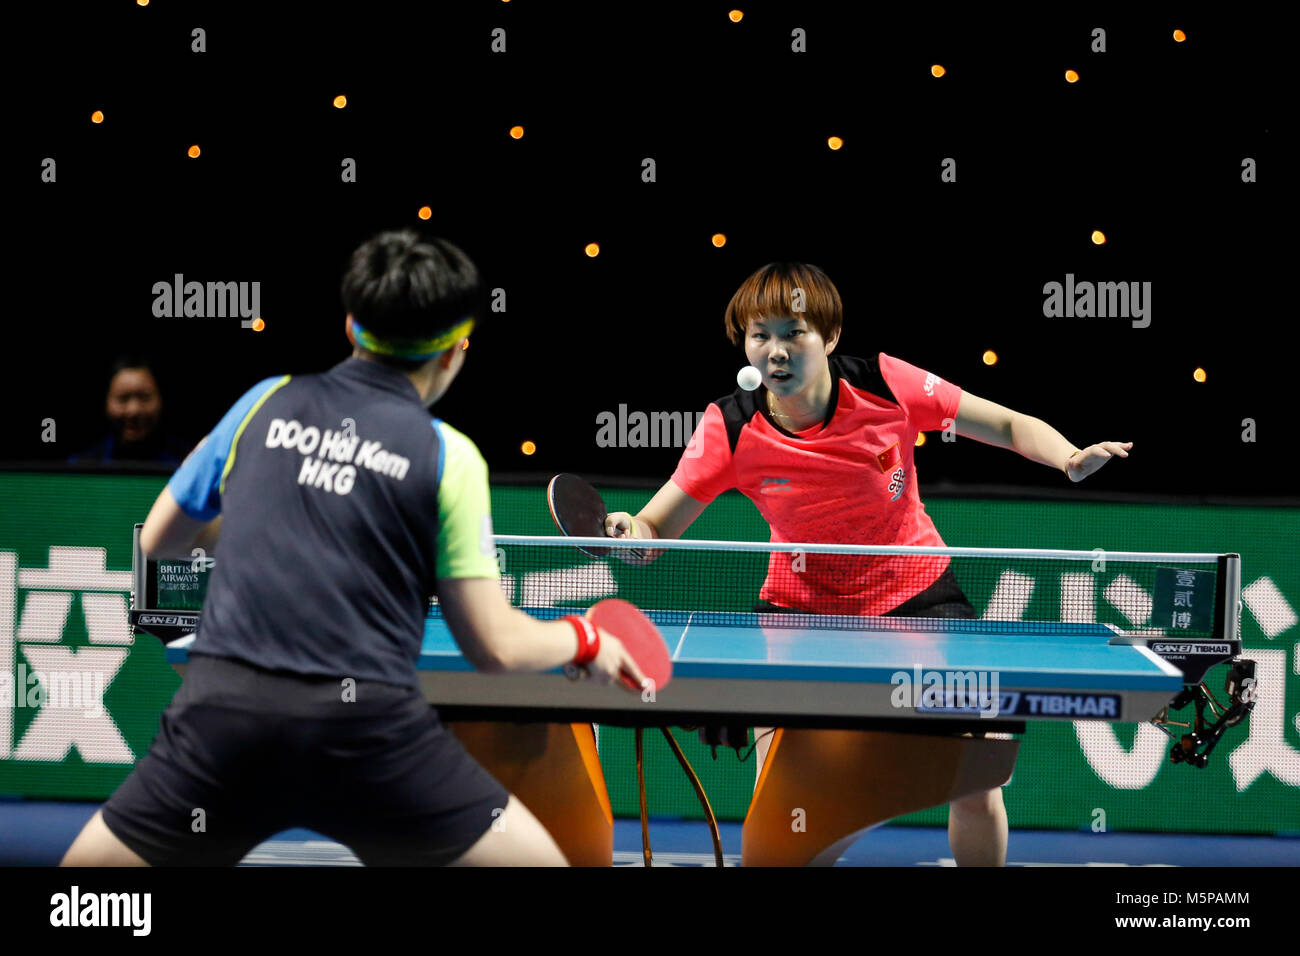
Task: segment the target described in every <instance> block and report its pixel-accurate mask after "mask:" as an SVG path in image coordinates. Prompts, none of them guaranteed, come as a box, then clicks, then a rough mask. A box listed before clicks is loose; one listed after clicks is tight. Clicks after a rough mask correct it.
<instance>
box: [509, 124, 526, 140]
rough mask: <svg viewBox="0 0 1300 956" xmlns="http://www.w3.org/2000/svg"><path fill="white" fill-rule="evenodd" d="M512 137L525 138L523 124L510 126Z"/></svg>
mask: <svg viewBox="0 0 1300 956" xmlns="http://www.w3.org/2000/svg"><path fill="white" fill-rule="evenodd" d="M510 138H511V139H523V138H524V128H523V127H522V126H512V127H510Z"/></svg>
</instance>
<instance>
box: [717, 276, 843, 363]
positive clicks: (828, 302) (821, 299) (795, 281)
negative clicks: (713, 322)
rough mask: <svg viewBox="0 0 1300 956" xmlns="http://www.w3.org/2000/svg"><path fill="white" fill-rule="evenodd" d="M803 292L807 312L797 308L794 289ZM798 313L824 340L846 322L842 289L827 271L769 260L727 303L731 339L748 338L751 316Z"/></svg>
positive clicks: (727, 319)
mask: <svg viewBox="0 0 1300 956" xmlns="http://www.w3.org/2000/svg"><path fill="white" fill-rule="evenodd" d="M795 289H799V290H801V291H802V292H803V306H804V308H803V311H801V312H795V311H793V302H794V291H795ZM777 316H794V317H797V318H802V319H804V320H805V321H806V322H807V323H808V324H809V325H810V326H812V327H813V328H814V329H816V330H817V334H818V335H820V336H821V337H822V338H824V339H830V338H831V337H832V336H834V335H836V334H837V333H838V332H839V331H840V327H841V326H842V325H843V324H844V305H843V303H841V302H840V293H839V290H838V289H836V288H835V283H834V282H832V281H831V280H830V278H829V277H828V276H827V275H826V273H825V272H822V270H821V269H819V268H817V267H816V266H814V265H808V264H807V263H803V262H769V263H768V264H767V265H765V266H763V268H761V269H759V270H758V271H757V272H755V273H754V274H753V275H751V276H750V277H749V278H748V279H746V280H745V281H744V282H742V283H741V284H740V288H739V289H737V290H736V294H735V295H733V296H732V297H731V302H730V303H728V305H727V315H726V326H727V338H729V339H730V340H731V342H732V344H733V345H740V344H741V343H742V342H743V341H744V340H745V332H746V331H747V330H748V329H749V320H750V319H766V318H775V317H777Z"/></svg>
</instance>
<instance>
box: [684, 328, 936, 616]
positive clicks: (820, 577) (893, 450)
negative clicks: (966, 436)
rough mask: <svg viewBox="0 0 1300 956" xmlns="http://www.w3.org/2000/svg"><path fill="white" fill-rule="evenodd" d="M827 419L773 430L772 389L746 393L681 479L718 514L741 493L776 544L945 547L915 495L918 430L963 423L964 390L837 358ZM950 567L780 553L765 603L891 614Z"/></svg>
mask: <svg viewBox="0 0 1300 956" xmlns="http://www.w3.org/2000/svg"><path fill="white" fill-rule="evenodd" d="M828 361H829V364H830V370H831V376H832V378H833V380H834V385H833V387H832V390H831V401H830V405H829V407H828V409H827V413H826V419H825V421H823V422H822V423H821V424H820V425H817V426H814V427H812V428H810V429H808V430H806V431H804V432H801V433H798V434H796V433H792V432H788V431H786V430H785V429H783V428H781V426H779V425H777V424H776V422H775V421H773V419H772V417H771V415H770V414H769V412H768V408H767V389H766V387H763V386H760V387H759V388H758V389H757V390H755V391H753V392H746V391H744V390H743V389H737V390H736V391H735V392H733V393H732V394H730V395H728V396H726V397H725V398H721V399H718V400H717V401H716V402H713V403H711V404H710V405H709V408H708V410H707V411H706V412H705V413H704V417H703V418H702V419H701V420H700V424H699V427H698V428H697V429H696V431H695V435H694V437H693V438H692V440H691V444H690V445H689V446H688V447H687V449H686V451H685V453H684V454H683V455H682V458H681V460H680V461H679V462H678V464H677V470H676V471H675V472H674V473H673V481H674V482H675V483H676V484H677V486H678V487H679V488H681V489H682V491H684V492H686V493H687V494H688V495H690V496H691V497H692V498H694V499H696V500H697V501H701V502H704V503H705V504H707V503H708V502H710V501H712V500H713V499H714V498H716V497H717V496H718V495H720V494H721V493H722V492H724V491H727V490H729V489H731V488H737V489H739V490H740V492H741V493H742V494H743V495H745V497H747V498H749V500H750V501H752V502H754V504H755V505H756V506H757V507H758V510H759V512H760V513H761V514H762V515H763V518H764V519H765V520H766V521H767V523H768V526H769V527H770V528H771V530H772V535H771V540H772V541H780V542H802V543H813V542H819V543H833V544H898V545H928V546H938V545H942V544H943V539H941V538H940V537H939V532H938V531H937V530H935V527H934V523H933V522H932V521H931V520H930V516H929V515H927V514H926V513H925V506H924V505H923V504H921V498H920V495H919V494H918V493H917V488H916V466H915V464H914V462H913V457H912V452H913V449H914V448H915V445H916V436H917V433H918V432H922V431H934V430H937V429H942V428H944V427H947V426H949V425H951V424H952V422H954V421H955V420H956V418H957V406H958V403H959V402H960V400H961V389H960V388H958V387H957V386H956V385H953V384H952V383H951V382H945V381H944V380H943V379H941V378H939V377H938V376H937V375H932V374H930V373H929V372H926V371H925V370H923V369H919V368H917V367H916V366H914V365H909V364H908V363H907V362H904V361H902V360H901V359H897V358H892V357H891V356H888V355H886V354H885V353H883V352H881V353H880V356H879V358H878V359H875V360H873V359H858V358H850V357H847V356H846V357H840V356H837V355H832V356H830V358H829V360H828ZM947 566H948V559H947V558H933V559H918V558H916V557H900V556H880V557H877V556H863V557H852V558H850V557H847V556H845V555H817V554H808V555H791V554H789V553H785V554H781V553H777V552H773V553H772V555H771V559H770V561H769V564H768V573H767V580H766V581H765V582H764V584H763V589H762V591H761V592H760V593H759V597H761V598H762V599H763V600H765V601H770V602H771V603H773V604H779V605H781V606H783V607H791V608H797V609H799V610H805V611H812V612H816V613H819V614H857V615H876V614H884V613H885V612H886V611H890V610H892V609H894V608H895V607H897V606H898V605H900V604H902V603H903V602H904V601H906V600H907V599H908V598H911V597H912V596H914V595H915V594H918V593H919V592H921V591H923V590H925V589H926V588H927V587H929V586H930V585H931V584H932V583H934V581H935V579H936V578H938V577H939V575H941V574H942V573H943V572H944V570H945V569H946V568H947Z"/></svg>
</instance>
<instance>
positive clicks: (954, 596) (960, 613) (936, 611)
mask: <svg viewBox="0 0 1300 956" xmlns="http://www.w3.org/2000/svg"><path fill="white" fill-rule="evenodd" d="M754 610H755V611H764V612H773V611H775V612H778V613H781V612H790V613H794V614H799V613H806V612H801V611H796V610H795V609H794V608H788V607H782V606H781V605H779V604H772V603H770V602H768V601H759V602H758V603H757V604H755V605H754ZM885 613H886V615H887V616H889V617H958V618H970V619H972V620H973V619H975V618H977V617H979V615H978V614H976V613H975V607H974V606H973V605H972V604H971V603H970V601H968V600H967V599H966V595H965V594H964V593H963V592H962V589H961V585H960V584H958V583H957V575H955V574H953V573H952V568H947V569H946V570H945V571H944V572H943V574H941V575H939V577H937V578H935V581H934V583H933V584H931V585H930V586H929V587H928V588H926V589H925V590H924V591H922V592H921V593H920V594H915V595H913V596H912V597H910V598H908V599H907V600H906V601H904V602H903V603H902V604H900V605H898V607H896V608H894V609H893V610H892V611H886V612H885Z"/></svg>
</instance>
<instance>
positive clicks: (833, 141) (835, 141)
mask: <svg viewBox="0 0 1300 956" xmlns="http://www.w3.org/2000/svg"><path fill="white" fill-rule="evenodd" d="M826 145H827V146H829V147H830V148H831V149H839V148H840V147H841V146H843V145H844V140H842V139H840V138H839V137H838V136H832V137H831V138H830V139H828V140H827V141H826Z"/></svg>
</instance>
